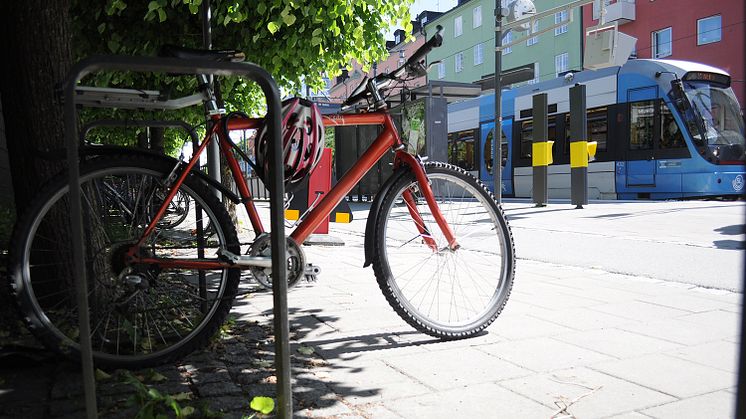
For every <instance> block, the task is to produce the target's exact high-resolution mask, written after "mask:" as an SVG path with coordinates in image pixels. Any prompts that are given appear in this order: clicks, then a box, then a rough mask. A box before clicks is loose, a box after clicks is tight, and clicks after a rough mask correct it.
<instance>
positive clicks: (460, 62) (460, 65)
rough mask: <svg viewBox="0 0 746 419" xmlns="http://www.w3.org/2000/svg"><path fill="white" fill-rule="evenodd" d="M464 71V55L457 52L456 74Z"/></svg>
mask: <svg viewBox="0 0 746 419" xmlns="http://www.w3.org/2000/svg"><path fill="white" fill-rule="evenodd" d="M463 69H464V53H463V52H459V53H457V54H456V72H457V73H460V72H461V71H462V70H463Z"/></svg>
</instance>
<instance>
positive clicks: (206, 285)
mask: <svg viewBox="0 0 746 419" xmlns="http://www.w3.org/2000/svg"><path fill="white" fill-rule="evenodd" d="M172 169H173V164H172V163H171V162H169V161H166V160H162V159H155V158H150V157H145V156H140V155H131V156H118V157H106V158H99V159H95V160H93V161H91V162H89V163H86V164H84V165H82V166H81V171H80V182H81V183H80V190H81V204H82V211H83V218H84V229H83V230H84V237H83V242H84V244H85V251H84V258H85V261H84V269H85V270H86V275H87V278H88V300H89V307H90V319H91V341H92V347H93V357H94V361H95V362H96V364H97V365H99V366H104V367H117V368H119V367H123V368H143V367H147V366H152V365H157V364H161V363H164V362H169V361H173V360H175V359H178V358H180V357H182V356H184V355H186V354H188V353H189V352H192V351H193V350H195V349H197V348H200V347H203V346H204V345H206V344H207V343H208V340H209V338H210V337H211V336H212V335H213V334H214V333H215V332H216V331H217V329H218V328H219V326H220V325H221V323H222V322H223V320H224V319H225V316H226V315H227V314H228V311H229V310H230V307H231V303H232V300H233V297H234V296H235V294H236V289H237V287H238V280H239V275H240V272H239V271H238V270H237V269H220V270H198V269H186V268H178V267H172V268H168V269H160V268H159V267H157V266H148V265H139V266H138V265H132V264H129V263H127V262H126V261H125V259H126V258H125V254H126V252H127V250H128V249H129V248H130V247H131V246H132V245H133V244H134V243H136V242H137V240H138V239H139V238H140V236H141V233H142V231H143V230H144V229H145V227H146V226H147V224H148V223H149V222H150V221H151V220H152V214H153V213H154V212H155V211H154V210H155V209H156V208H157V207H158V206H159V205H160V204H161V202H162V200H163V199H164V198H165V196H166V194H167V190H165V188H164V186H163V182H164V180H165V179H166V178H167V177H168V174H169V173H170V172H171V170H172ZM112 191H114V192H116V193H114V192H112ZM177 197H179V199H181V200H182V201H181V203H180V204H179V205H180V206H181V208H189V210H188V213H187V214H186V215H184V214H179V218H180V220H179V222H178V223H173V222H168V221H169V220H168V219H167V218H166V221H167V222H160V223H157V224H156V228H155V231H154V232H153V234H151V236H150V237H149V238H148V240H147V242H146V243H145V245H143V246H142V247H141V248H140V252H141V256H146V257H171V258H174V257H178V258H185V259H205V258H207V259H215V258H216V257H217V255H216V253H217V250H218V249H219V248H225V249H227V250H229V251H231V252H233V253H236V254H238V253H239V252H240V251H239V245H238V239H237V237H236V230H235V227H234V226H233V224H232V222H231V219H230V217H229V216H228V214H227V212H226V211H225V209H224V208H223V206H222V205H221V204H220V202H219V201H218V200H217V199H216V197H215V195H214V194H212V193H210V192H209V191H208V190H207V189H206V187H205V185H204V184H203V183H202V182H201V181H199V180H198V179H197V178H194V177H192V176H190V177H188V178H187V180H186V181H185V182H184V184H183V185H182V187H181V188H180V189H179V191H178V193H177ZM184 200H188V201H189V202H188V203H185V202H184ZM197 207H199V208H200V209H199V210H197ZM68 213H69V187H68V184H67V179H66V178H65V177H64V176H63V177H60V178H59V179H58V180H57V181H56V182H53V183H52V184H51V185H50V186H49V187H47V188H46V189H44V190H43V191H42V192H41V193H40V195H39V197H38V198H37V199H36V200H35V202H34V203H33V204H32V206H31V208H30V209H29V211H28V212H27V213H26V214H25V216H24V217H23V218H22V219H21V220H19V222H18V224H17V225H16V229H15V231H14V235H13V237H14V238H13V241H12V243H13V247H12V248H11V253H10V257H9V259H10V266H9V273H10V281H11V282H10V284H11V288H12V290H13V293H14V295H15V296H16V301H17V303H18V307H19V308H20V310H21V312H22V314H23V317H24V318H25V319H26V321H27V323H28V325H29V326H30V329H31V331H32V332H33V333H34V334H35V335H36V336H37V337H38V338H39V339H40V340H41V341H42V342H43V343H44V344H45V345H46V346H48V347H49V348H51V349H55V350H58V351H61V352H63V353H66V354H68V355H71V356H73V357H74V358H77V357H78V349H79V348H78V337H79V329H78V307H77V303H76V297H75V289H76V288H75V281H74V279H73V274H72V268H71V266H70V264H71V258H72V253H71V251H70V250H69V243H70V229H69V221H68V220H69V219H68ZM166 217H168V214H167V215H166ZM208 224H211V225H212V226H213V227H212V230H211V232H210V233H209V234H210V235H209V237H208V236H206V235H202V236H200V234H199V232H200V230H204V229H203V228H202V227H205V226H207V225H208Z"/></svg>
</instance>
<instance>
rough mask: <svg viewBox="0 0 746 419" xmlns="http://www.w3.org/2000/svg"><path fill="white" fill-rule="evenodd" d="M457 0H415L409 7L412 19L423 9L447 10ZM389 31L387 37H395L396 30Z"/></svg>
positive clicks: (454, 5) (452, 6)
mask: <svg viewBox="0 0 746 419" xmlns="http://www.w3.org/2000/svg"><path fill="white" fill-rule="evenodd" d="M456 3H457V0H414V3H412V7H410V8H409V13H410V14H411V15H412V19H411V20H414V18H416V17H417V15H418V14H420V13H421V12H422V11H423V10H430V11H433V12H447V11H449V10H451V9H453V8H454V7H456ZM395 30H396V28H394V29H393V30H391V31H389V33H387V34H386V39H389V40H391V39H394V31H395Z"/></svg>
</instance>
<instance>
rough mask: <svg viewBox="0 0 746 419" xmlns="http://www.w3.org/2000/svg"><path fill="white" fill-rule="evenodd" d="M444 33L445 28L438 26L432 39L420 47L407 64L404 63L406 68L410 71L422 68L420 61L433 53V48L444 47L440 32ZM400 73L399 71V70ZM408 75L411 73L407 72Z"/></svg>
mask: <svg viewBox="0 0 746 419" xmlns="http://www.w3.org/2000/svg"><path fill="white" fill-rule="evenodd" d="M442 31H443V27H442V26H440V25H438V26H437V27H436V31H435V35H433V37H432V38H430V40H429V41H427V42H425V44H424V45H422V46H421V47H419V48H418V49H417V51H415V52H414V54H412V56H411V57H410V58H409V59H408V60H407V62H406V63H404V66H403V67H405V68H407V69H408V70H414V68H415V67H417V66H421V65H420V61H421V60H422V59H423V58H425V56H426V55H427V54H428V53H429V52H430V51H432V49H433V48H437V47H439V46H441V45H443V37H442V36H441V35H440V32H442ZM397 71H398V70H397ZM407 73H410V71H407Z"/></svg>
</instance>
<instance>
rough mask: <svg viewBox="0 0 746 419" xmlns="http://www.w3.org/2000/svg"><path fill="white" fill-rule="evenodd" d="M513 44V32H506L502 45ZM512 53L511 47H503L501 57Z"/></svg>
mask: <svg viewBox="0 0 746 419" xmlns="http://www.w3.org/2000/svg"><path fill="white" fill-rule="evenodd" d="M511 42H513V32H512V31H511V32H508V33H506V34H504V35H503V42H502V45H506V44H509V43H511ZM511 52H513V47H505V48H503V55H507V54H510V53H511Z"/></svg>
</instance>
